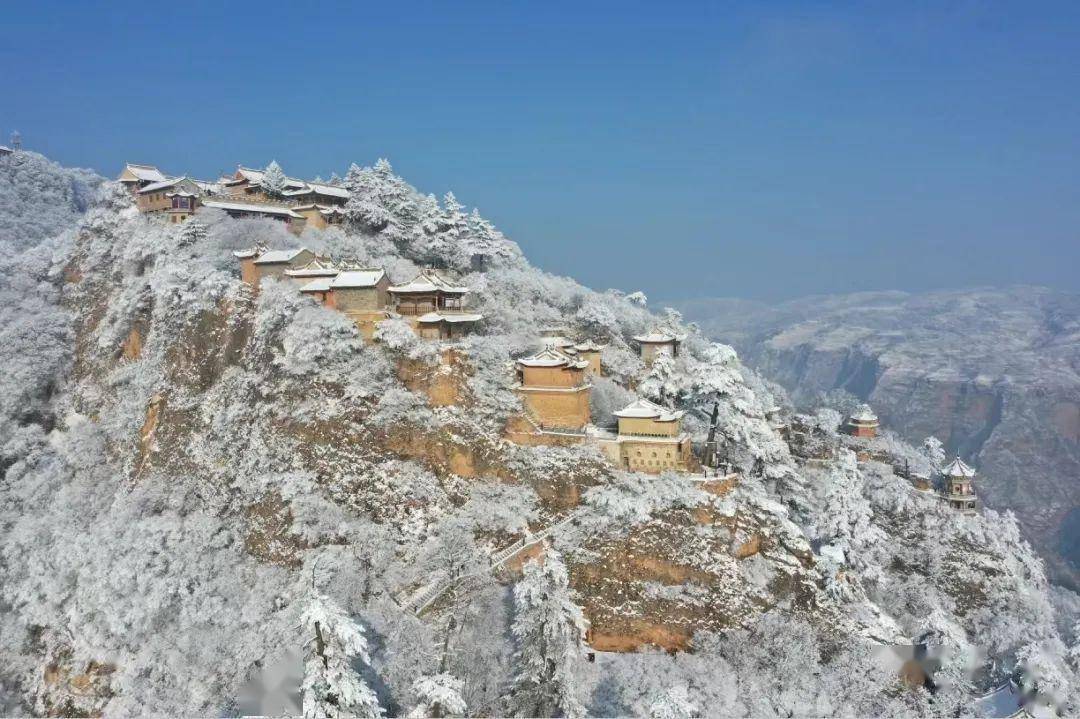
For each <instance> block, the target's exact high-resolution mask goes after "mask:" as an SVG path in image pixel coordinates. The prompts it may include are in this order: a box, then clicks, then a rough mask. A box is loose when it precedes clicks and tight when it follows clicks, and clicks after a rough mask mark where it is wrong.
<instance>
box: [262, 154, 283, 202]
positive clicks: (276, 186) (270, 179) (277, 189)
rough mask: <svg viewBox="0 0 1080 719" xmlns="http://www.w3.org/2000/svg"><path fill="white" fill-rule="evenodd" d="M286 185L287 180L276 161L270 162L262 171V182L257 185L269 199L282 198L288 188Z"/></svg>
mask: <svg viewBox="0 0 1080 719" xmlns="http://www.w3.org/2000/svg"><path fill="white" fill-rule="evenodd" d="M288 183H289V178H288V176H287V175H286V174H285V171H284V170H282V169H281V165H279V164H277V161H276V160H271V161H270V164H269V165H267V166H266V169H265V170H263V176H262V181H261V182H260V183H259V184H260V185H261V186H262V189H263V190H264V191H265V192H266V194H267V195H269V196H270V197H282V196H283V195H284V193H285V190H286V189H287V188H288Z"/></svg>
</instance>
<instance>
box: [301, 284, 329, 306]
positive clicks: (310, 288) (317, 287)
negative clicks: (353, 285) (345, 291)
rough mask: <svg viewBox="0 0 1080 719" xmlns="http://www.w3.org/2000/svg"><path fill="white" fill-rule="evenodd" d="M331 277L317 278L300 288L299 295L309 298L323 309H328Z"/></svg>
mask: <svg viewBox="0 0 1080 719" xmlns="http://www.w3.org/2000/svg"><path fill="white" fill-rule="evenodd" d="M333 281H334V278H333V277H318V278H316V279H314V280H310V281H308V282H307V283H305V284H304V285H302V286H301V287H300V294H302V295H304V296H305V297H310V298H312V299H313V300H315V301H316V302H318V303H319V304H320V305H322V306H323V307H330V297H331V293H330V283H331V282H333Z"/></svg>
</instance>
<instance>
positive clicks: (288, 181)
mask: <svg viewBox="0 0 1080 719" xmlns="http://www.w3.org/2000/svg"><path fill="white" fill-rule="evenodd" d="M236 172H237V174H238V175H240V177H239V178H236V179H233V180H231V181H230V184H236V183H238V182H243V181H244V180H247V181H248V182H250V183H252V184H253V185H260V184H262V181H263V171H262V170H253V169H251V168H250V167H238V168H236ZM306 184H307V183H305V182H304V181H303V180H297V179H296V178H294V177H287V178H285V186H286V187H293V188H296V187H303V186H304V185H306Z"/></svg>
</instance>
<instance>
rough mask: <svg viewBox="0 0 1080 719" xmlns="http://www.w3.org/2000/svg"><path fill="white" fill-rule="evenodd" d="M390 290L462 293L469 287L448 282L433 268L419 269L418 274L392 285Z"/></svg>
mask: <svg viewBox="0 0 1080 719" xmlns="http://www.w3.org/2000/svg"><path fill="white" fill-rule="evenodd" d="M390 291H391V292H394V293H397V294H409V293H420V292H447V293H449V294H455V295H463V294H465V293H467V292H468V291H469V288H468V287H458V286H455V285H452V284H450V282H449V281H448V280H447V279H446V278H444V277H442V276H441V275H440V274H439V273H438V272H436V271H435V270H420V274H418V275H417V276H416V277H414V278H413V279H411V280H409V281H408V282H406V283H405V284H403V285H392V286H391V287H390Z"/></svg>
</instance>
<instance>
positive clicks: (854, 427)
mask: <svg viewBox="0 0 1080 719" xmlns="http://www.w3.org/2000/svg"><path fill="white" fill-rule="evenodd" d="M880 424H881V423H880V422H879V421H878V417H877V415H876V414H874V410H872V409H870V405H868V404H864V405H862V406H860V407H859V408H858V409H857V410H855V411H854V412H852V413H851V416H850V417H848V421H847V426H846V429H847V433H848V434H850V435H851V436H852V437H865V438H867V439H873V438H874V437H877V433H878V427H879V426H880Z"/></svg>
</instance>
